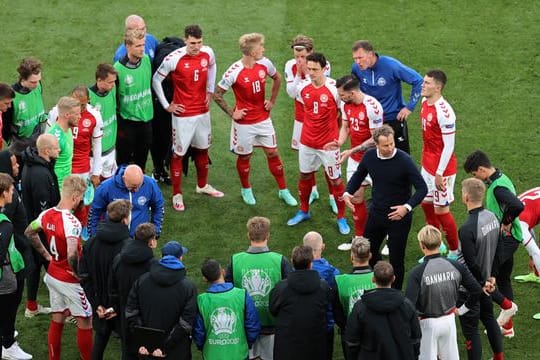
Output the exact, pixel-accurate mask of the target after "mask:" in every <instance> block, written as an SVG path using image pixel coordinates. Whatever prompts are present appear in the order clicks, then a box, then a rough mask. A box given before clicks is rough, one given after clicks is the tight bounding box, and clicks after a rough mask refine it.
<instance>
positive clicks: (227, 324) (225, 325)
mask: <svg viewBox="0 0 540 360" xmlns="http://www.w3.org/2000/svg"><path fill="white" fill-rule="evenodd" d="M236 321H237V318H236V314H235V313H234V311H233V310H232V309H231V308H230V307H226V306H223V307H219V308H217V309H215V310H214V311H212V313H211V314H210V323H211V324H212V331H213V332H214V334H216V335H221V334H223V335H224V336H226V335H231V334H232V333H233V332H234V326H235V324H236Z"/></svg>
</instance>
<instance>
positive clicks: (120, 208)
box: [107, 199, 133, 225]
mask: <svg viewBox="0 0 540 360" xmlns="http://www.w3.org/2000/svg"><path fill="white" fill-rule="evenodd" d="M132 208H133V205H131V203H130V202H129V200H127V199H119V200H114V201H113V202H112V203H110V204H109V205H107V217H108V218H109V220H110V221H112V222H115V223H123V224H124V225H129V223H130V222H131V209H132Z"/></svg>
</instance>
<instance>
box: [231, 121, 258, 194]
mask: <svg viewBox="0 0 540 360" xmlns="http://www.w3.org/2000/svg"><path fill="white" fill-rule="evenodd" d="M253 127H254V125H241V124H238V123H237V122H235V121H233V122H232V124H231V135H230V150H231V151H232V152H233V153H235V154H236V155H238V158H237V159H236V171H237V173H238V177H239V179H240V185H241V189H240V194H241V195H242V200H243V201H244V202H245V203H246V204H248V205H255V204H256V203H257V201H256V200H255V197H254V196H253V191H252V189H251V184H250V182H249V174H250V158H251V153H252V152H253V143H254V141H255V135H256V131H255V129H254V128H253Z"/></svg>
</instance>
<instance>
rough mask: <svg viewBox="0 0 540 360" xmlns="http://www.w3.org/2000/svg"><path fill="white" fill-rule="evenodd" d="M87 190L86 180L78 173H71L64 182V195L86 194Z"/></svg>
mask: <svg viewBox="0 0 540 360" xmlns="http://www.w3.org/2000/svg"><path fill="white" fill-rule="evenodd" d="M85 191H86V181H85V180H84V179H83V178H82V177H80V176H77V175H69V176H68V177H66V178H65V179H64V182H63V183H62V197H64V196H72V195H80V196H82V195H84V192H85Z"/></svg>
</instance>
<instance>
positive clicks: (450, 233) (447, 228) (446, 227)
mask: <svg viewBox="0 0 540 360" xmlns="http://www.w3.org/2000/svg"><path fill="white" fill-rule="evenodd" d="M437 219H439V222H440V223H441V225H442V228H443V231H444V233H445V235H446V241H447V242H448V247H449V248H450V250H457V249H459V240H458V234H457V226H456V221H455V220H454V217H453V216H452V213H451V212H447V213H446V214H437Z"/></svg>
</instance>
